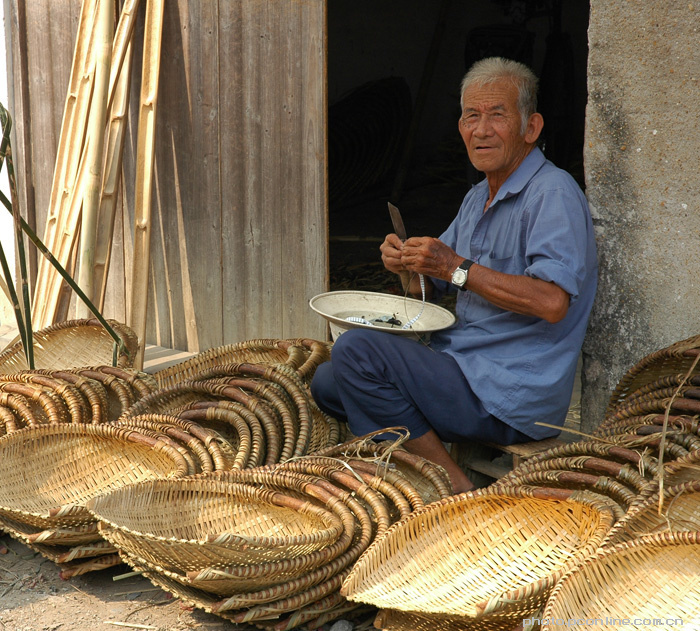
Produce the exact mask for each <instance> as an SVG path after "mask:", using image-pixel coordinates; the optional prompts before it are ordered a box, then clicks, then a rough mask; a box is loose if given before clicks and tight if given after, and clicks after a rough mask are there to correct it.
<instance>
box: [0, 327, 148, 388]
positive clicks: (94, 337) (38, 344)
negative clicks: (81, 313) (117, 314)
mask: <svg viewBox="0 0 700 631" xmlns="http://www.w3.org/2000/svg"><path fill="white" fill-rule="evenodd" d="M107 322H108V323H109V325H110V326H111V327H112V329H113V330H114V332H115V333H116V334H117V335H118V336H119V337H120V338H121V340H122V342H123V343H124V350H122V351H121V352H120V353H119V354H118V355H117V365H118V366H120V367H122V368H126V367H130V366H133V365H134V358H135V356H136V351H137V350H138V338H137V337H136V334H135V333H134V332H133V331H132V330H131V329H130V328H129V327H128V326H126V325H125V324H121V323H120V322H116V321H114V320H107ZM33 339H34V365H35V367H36V368H46V369H51V370H64V369H66V368H74V367H79V366H95V365H97V364H105V365H111V364H112V359H113V356H114V340H113V339H112V336H111V335H110V334H109V333H108V332H107V330H106V329H105V328H104V327H103V326H102V324H100V322H99V320H97V319H96V318H90V319H80V320H68V321H66V322H60V323H58V324H53V325H51V326H49V327H46V328H45V329H41V330H40V331H36V332H35V333H34V335H33ZM28 368H29V366H27V361H26V358H25V356H24V350H23V348H22V343H21V342H19V341H18V342H15V343H14V344H11V345H10V346H9V347H8V348H7V349H5V350H4V351H3V352H2V353H1V354H0V374H2V373H16V372H19V371H21V370H27V369H28Z"/></svg>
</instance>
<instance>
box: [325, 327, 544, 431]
mask: <svg viewBox="0 0 700 631" xmlns="http://www.w3.org/2000/svg"><path fill="white" fill-rule="evenodd" d="M482 378H485V379H488V375H483V377H482ZM311 393H312V395H313V397H314V399H315V401H316V403H317V404H318V406H319V407H320V408H321V409H322V410H324V411H325V412H326V413H327V414H330V415H331V416H333V417H334V418H336V419H338V420H345V421H347V422H348V424H349V426H350V430H351V431H352V433H353V434H354V435H355V436H363V435H365V434H368V433H370V432H374V431H376V430H382V429H385V428H387V427H397V426H403V427H406V428H408V430H409V432H410V437H411V438H419V437H420V436H422V435H423V434H425V433H426V432H427V431H429V430H430V429H431V428H432V429H433V430H435V432H436V433H437V435H438V436H439V437H440V438H441V440H443V441H444V442H467V441H469V440H479V441H488V442H495V443H499V444H514V443H519V442H527V441H529V440H532V439H531V438H530V437H529V436H527V435H525V434H523V433H521V432H519V431H518V430H516V429H513V428H512V427H510V426H509V425H507V424H506V423H503V422H502V421H500V420H498V419H497V418H496V417H494V416H493V415H491V414H489V413H488V412H487V411H486V410H485V409H484V407H483V405H482V404H481V402H480V401H479V399H478V398H477V397H476V395H475V394H474V392H473V391H472V389H471V386H470V385H469V382H468V381H467V380H466V378H465V377H464V374H463V373H462V371H461V369H460V368H459V365H458V364H457V362H456V361H455V360H454V358H453V357H451V356H450V355H448V354H446V353H440V352H437V351H434V350H433V349H431V348H430V347H428V346H426V345H424V344H422V343H421V342H419V341H416V340H413V339H410V338H408V337H403V336H399V335H393V334H390V333H386V332H382V331H371V330H367V329H350V330H349V331H346V332H344V333H343V334H342V335H341V336H340V337H339V338H338V339H337V340H336V342H335V344H334V345H333V350H332V353H331V360H330V361H329V362H326V363H324V364H321V365H320V366H319V367H318V368H317V370H316V373H315V375H314V378H313V381H312V383H311Z"/></svg>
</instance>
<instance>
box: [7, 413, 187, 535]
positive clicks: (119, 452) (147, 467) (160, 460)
mask: <svg viewBox="0 0 700 631" xmlns="http://www.w3.org/2000/svg"><path fill="white" fill-rule="evenodd" d="M185 472H186V463H185V461H184V459H183V458H182V456H181V455H180V454H179V453H178V452H177V451H175V450H174V449H172V448H171V447H169V446H167V445H165V444H164V443H162V442H160V441H156V440H152V439H149V438H147V437H145V436H143V435H140V434H138V433H136V432H134V431H132V430H125V429H119V428H115V427H111V426H109V425H73V424H59V425H46V426H40V427H35V428H26V429H23V430H19V431H16V432H13V433H11V434H8V435H7V436H3V437H1V438H0V512H3V513H5V514H7V515H8V516H10V517H13V518H14V519H17V520H20V521H23V522H26V523H28V524H32V525H35V526H38V527H40V528H44V529H45V528H52V527H56V526H60V525H78V524H81V523H85V522H87V521H92V516H91V515H90V513H88V512H87V511H86V509H85V503H86V502H87V501H88V500H89V499H90V498H92V497H94V496H96V495H98V494H100V493H102V492H104V491H106V490H108V489H113V488H116V487H119V486H122V485H125V484H129V483H132V482H137V481H140V480H147V479H151V478H158V477H167V476H182V475H184V474H185Z"/></svg>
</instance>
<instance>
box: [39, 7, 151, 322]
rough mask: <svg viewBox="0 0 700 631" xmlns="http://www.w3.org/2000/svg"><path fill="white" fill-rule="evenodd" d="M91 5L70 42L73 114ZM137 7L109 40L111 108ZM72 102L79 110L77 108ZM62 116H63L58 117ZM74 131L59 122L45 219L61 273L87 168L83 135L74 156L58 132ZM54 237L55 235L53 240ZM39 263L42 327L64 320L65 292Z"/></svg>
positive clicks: (87, 48) (89, 35)
mask: <svg viewBox="0 0 700 631" xmlns="http://www.w3.org/2000/svg"><path fill="white" fill-rule="evenodd" d="M95 1H96V0H84V4H83V13H82V14H81V26H80V28H79V31H78V41H77V42H76V57H75V58H74V71H73V72H72V74H71V87H70V89H69V96H68V99H67V105H66V107H67V109H68V108H69V107H70V109H71V110H73V111H76V110H79V111H81V112H82V111H83V108H85V107H87V106H89V100H88V101H87V102H86V101H84V88H85V86H84V85H80V90H78V87H76V85H78V84H76V82H75V81H73V77H74V76H76V75H80V74H81V73H80V72H78V71H77V70H75V68H79V67H82V68H83V71H82V74H83V75H85V76H87V77H89V78H90V84H89V85H90V87H91V86H92V82H93V79H94V73H91V72H90V71H89V68H88V66H87V63H88V58H89V57H90V56H94V55H93V51H94V37H93V35H94V33H93V31H94V29H93V26H94V22H95V20H94V17H95V16H94V15H92V16H91V14H90V11H89V10H88V7H87V3H88V2H93V3H94V2H95ZM139 3H140V0H127V2H126V3H125V5H124V8H123V10H122V13H121V16H120V20H119V25H118V27H117V29H116V33H115V36H114V45H113V50H112V54H111V63H110V82H109V95H108V103H111V102H112V101H113V99H114V92H115V90H116V86H115V82H116V80H117V79H118V71H119V69H121V67H122V66H123V63H124V59H125V56H126V54H127V47H128V42H129V39H130V38H131V37H132V35H133V30H134V23H135V20H136V17H137V16H136V12H137V9H138V6H139ZM90 16H91V18H92V19H91V20H87V18H88V17H90ZM83 18H85V20H83ZM83 22H85V24H83ZM88 44H89V45H88ZM78 57H79V58H78ZM74 84H76V85H74ZM88 97H89V93H88ZM78 102H79V103H80V105H77V103H78ZM66 116H68V113H66ZM66 116H64V118H65V117H66ZM74 129H76V125H75V124H73V125H71V126H70V127H68V126H67V124H66V123H65V122H64V125H63V128H62V131H61V143H60V145H59V151H58V154H57V165H56V173H57V174H58V173H61V174H62V175H60V178H59V176H58V175H55V177H54V186H53V189H52V202H51V210H52V212H50V214H49V218H48V220H47V232H50V233H51V239H52V240H51V244H50V246H48V245H47V247H49V250H50V251H51V252H52V253H53V254H54V255H55V256H56V260H58V261H60V263H61V265H62V266H63V267H65V268H70V267H71V265H72V263H73V261H71V253H72V252H74V250H75V241H76V239H77V238H78V228H77V223H78V220H79V218H80V210H81V207H80V202H81V201H82V187H83V185H84V182H85V178H86V173H85V169H86V168H87V161H86V150H87V146H86V145H87V144H88V143H89V139H88V138H83V136H81V138H80V140H81V143H82V146H81V147H80V151H79V153H78V152H77V150H76V147H77V142H74V143H72V144H71V143H68V142H64V138H67V137H68V132H66V133H64V131H65V130H74ZM69 153H70V160H69V159H68V158H69V156H68V155H67V154H69ZM66 162H70V164H71V168H70V169H67V168H60V166H59V165H61V164H64V163H66ZM66 170H68V171H70V173H71V177H72V183H71V185H70V186H68V185H65V186H62V185H61V184H60V183H59V182H60V181H62V180H64V179H66V176H65V175H64V172H65V171H66ZM59 189H60V190H61V196H60V197H55V196H54V193H55V192H56V191H58V190H59ZM59 202H60V203H59ZM54 215H55V216H54ZM51 226H53V227H54V230H49V228H50V227H51ZM56 226H59V229H58V231H57V233H56V231H55V227H56ZM56 234H57V235H58V236H56ZM42 264H43V265H44V268H46V270H47V271H46V273H45V274H44V275H41V274H39V275H38V277H37V287H36V290H35V294H34V296H35V303H36V304H37V305H41V308H42V311H41V313H40V317H39V322H40V324H41V325H42V326H48V325H49V324H51V323H53V322H56V321H59V320H61V319H65V318H66V316H67V312H68V306H69V301H70V287H67V286H66V285H64V284H63V283H62V282H61V279H60V278H57V277H56V276H55V271H53V270H52V268H50V267H49V266H48V263H47V262H46V260H45V259H42V260H41V261H40V265H42ZM41 269H42V268H41V267H40V270H41ZM95 295H96V296H97V295H98V293H97V292H95Z"/></svg>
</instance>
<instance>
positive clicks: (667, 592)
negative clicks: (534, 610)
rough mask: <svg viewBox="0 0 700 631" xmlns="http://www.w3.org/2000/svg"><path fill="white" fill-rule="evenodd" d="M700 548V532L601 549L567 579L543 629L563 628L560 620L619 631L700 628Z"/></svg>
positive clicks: (547, 610) (559, 587)
mask: <svg viewBox="0 0 700 631" xmlns="http://www.w3.org/2000/svg"><path fill="white" fill-rule="evenodd" d="M698 544H700V533H697V532H672V533H664V534H656V535H648V536H644V537H640V538H638V539H635V540H633V541H630V542H625V543H620V544H618V545H616V546H613V547H611V548H606V549H602V550H600V551H599V552H597V553H596V554H595V555H593V556H591V557H589V558H588V559H586V560H584V561H583V562H582V563H581V564H580V565H579V566H578V567H576V568H574V569H572V570H571V571H569V572H567V574H566V575H565V576H563V577H562V579H561V581H560V582H559V583H558V585H557V586H556V588H555V589H554V590H553V592H552V595H551V597H550V599H549V601H548V602H547V605H546V607H545V609H544V611H543V613H542V627H541V628H542V629H555V628H560V624H558V623H559V622H561V621H562V620H565V621H569V620H570V621H584V623H587V624H590V625H600V626H604V627H614V628H617V627H618V626H622V625H628V626H630V627H632V628H647V627H654V626H663V627H664V628H665V627H666V626H678V627H680V626H682V627H683V629H695V630H697V629H699V628H700V622H699V621H700V545H698ZM586 621H589V622H586ZM635 621H636V622H635ZM579 624H580V622H579Z"/></svg>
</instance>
